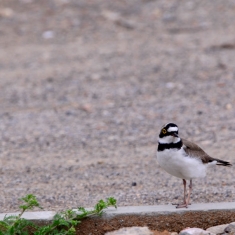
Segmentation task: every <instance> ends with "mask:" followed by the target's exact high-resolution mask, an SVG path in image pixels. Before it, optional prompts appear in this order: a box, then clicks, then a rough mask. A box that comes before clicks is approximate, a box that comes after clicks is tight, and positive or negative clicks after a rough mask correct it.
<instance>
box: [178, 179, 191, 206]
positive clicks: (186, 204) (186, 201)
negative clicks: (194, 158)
mask: <svg viewBox="0 0 235 235" xmlns="http://www.w3.org/2000/svg"><path fill="white" fill-rule="evenodd" d="M192 188H193V181H192V179H191V180H190V184H189V191H188V197H187V199H186V193H185V203H184V204H182V205H178V206H176V208H184V207H185V208H188V205H190V196H191V193H192ZM185 191H186V190H185Z"/></svg>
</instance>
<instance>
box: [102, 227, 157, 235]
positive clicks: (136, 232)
mask: <svg viewBox="0 0 235 235" xmlns="http://www.w3.org/2000/svg"><path fill="white" fill-rule="evenodd" d="M105 235H153V233H152V232H151V231H150V230H149V229H148V228H147V227H130V228H121V229H119V230H116V231H113V232H108V233H105Z"/></svg>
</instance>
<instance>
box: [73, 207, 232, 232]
mask: <svg viewBox="0 0 235 235" xmlns="http://www.w3.org/2000/svg"><path fill="white" fill-rule="evenodd" d="M234 221H235V212H234V211H231V212H229V211H220V212H218V211H216V212H214V211H210V212H185V213H173V214H170V215H161V216H149V215H143V216H136V215H128V216H115V217H114V218H110V219H107V220H105V219H103V218H102V219H101V218H88V219H85V220H84V221H82V223H81V224H80V225H79V226H78V227H77V234H89V232H92V234H96V235H102V234H104V233H105V232H109V231H114V230H117V229H119V228H123V227H132V226H140V227H144V226H147V227H148V228H149V229H151V230H153V231H154V230H156V231H160V232H163V231H164V230H167V231H169V232H180V231H181V230H183V229H184V228H186V227H198V228H203V229H207V228H209V227H212V226H216V225H219V224H226V223H230V222H234Z"/></svg>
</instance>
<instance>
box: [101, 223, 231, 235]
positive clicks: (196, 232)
mask: <svg viewBox="0 0 235 235" xmlns="http://www.w3.org/2000/svg"><path fill="white" fill-rule="evenodd" d="M156 234H158V235H160V234H169V235H178V233H177V232H171V233H170V232H167V231H164V232H158V231H154V232H153V231H150V230H149V228H148V227H129V228H121V229H119V230H116V231H112V232H108V233H105V235H156ZM216 234H222V235H225V234H228V235H235V222H233V223H230V224H221V225H217V226H213V227H210V228H207V229H206V230H204V229H201V228H185V229H183V230H182V231H181V232H180V233H179V235H216Z"/></svg>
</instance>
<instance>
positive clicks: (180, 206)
mask: <svg viewBox="0 0 235 235" xmlns="http://www.w3.org/2000/svg"><path fill="white" fill-rule="evenodd" d="M175 208H177V209H178V208H188V204H186V203H184V204H178V205H177V206H176V207H175Z"/></svg>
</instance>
